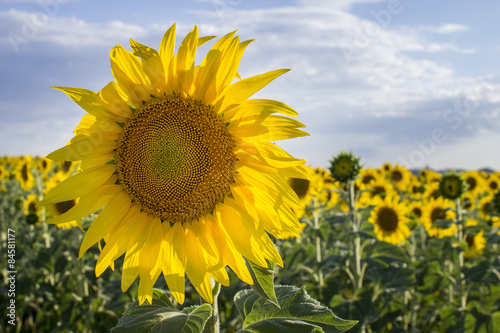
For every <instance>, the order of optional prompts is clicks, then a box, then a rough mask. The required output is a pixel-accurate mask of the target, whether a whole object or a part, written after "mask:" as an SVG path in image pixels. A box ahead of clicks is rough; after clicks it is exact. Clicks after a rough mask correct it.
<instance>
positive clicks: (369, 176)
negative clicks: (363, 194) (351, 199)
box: [356, 168, 380, 190]
mask: <svg viewBox="0 0 500 333" xmlns="http://www.w3.org/2000/svg"><path fill="white" fill-rule="evenodd" d="M379 178H380V173H379V172H378V171H377V170H376V169H372V168H366V169H361V171H360V172H359V178H358V179H356V184H357V185H358V187H359V188H360V189H361V190H364V189H365V188H366V187H367V186H368V185H369V184H370V182H371V181H372V180H377V179H379Z"/></svg>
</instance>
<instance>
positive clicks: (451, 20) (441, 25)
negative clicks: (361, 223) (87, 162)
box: [0, 0, 500, 169]
mask: <svg viewBox="0 0 500 333" xmlns="http://www.w3.org/2000/svg"><path fill="white" fill-rule="evenodd" d="M499 12H500V2H496V1H493V0H491V1H487V0H484V1H481V2H472V1H467V0H455V1H451V0H447V1H445V0H443V1H430V0H418V1H417V0H385V1H378V0H336V1H330V0H296V1H284V0H280V1H263V0H262V1H250V0H189V1H160V0H145V1H142V2H140V4H139V2H136V1H85V0H43V1H35V0H20V1H15V0H0V60H1V61H0V75H1V77H2V80H1V82H0V155H4V154H8V155H20V154H34V155H45V154H48V153H49V152H51V151H53V150H55V149H57V148H59V147H60V146H63V145H64V144H65V143H66V142H67V141H68V140H69V139H70V138H71V136H72V130H73V128H74V127H75V126H76V125H77V124H78V122H79V120H80V118H81V116H82V115H83V114H84V111H83V110H81V109H79V107H78V106H77V105H76V104H75V103H73V102H72V101H71V100H70V99H68V98H67V97H66V96H65V95H64V94H63V93H61V92H59V91H55V90H53V89H50V88H49V87H50V86H74V87H82V88H87V89H91V90H94V91H98V90H100V89H101V88H102V87H103V86H104V85H106V84H107V83H108V82H109V81H111V80H112V76H111V71H110V67H109V50H110V49H111V48H112V47H114V46H115V45H116V44H122V45H124V46H126V45H128V40H129V38H133V39H135V40H137V41H139V42H141V43H143V44H146V45H149V46H151V47H155V48H157V47H158V45H159V41H160V39H161V37H162V36H163V33H164V32H165V30H166V29H167V28H168V27H169V26H170V25H172V23H174V22H177V32H178V36H177V37H178V40H181V39H182V38H183V36H184V35H185V34H186V33H187V32H188V31H189V30H191V29H192V27H193V25H194V24H196V25H198V27H199V29H200V35H217V36H222V35H224V34H225V33H227V32H229V31H232V30H235V29H238V34H239V35H240V36H241V38H242V39H256V41H255V42H254V43H252V44H250V46H249V47H248V48H247V51H246V52H245V55H244V57H243V60H242V63H241V65H240V69H239V72H240V74H241V75H242V76H243V77H248V76H252V75H255V74H259V73H263V72H265V71H269V70H273V69H277V68H291V69H292V71H290V72H289V73H287V74H285V75H283V76H282V77H280V78H278V79H277V80H276V81H275V82H273V83H272V84H270V85H269V86H267V87H266V88H265V89H264V90H262V91H261V92H259V93H258V95H257V96H256V97H261V98H271V99H276V100H280V101H283V102H285V103H287V104H289V105H290V106H292V107H294V108H295V109H296V110H297V111H298V112H299V120H300V121H302V122H303V123H304V124H306V125H307V131H308V132H309V133H310V134H311V136H310V137H306V138H297V139H292V140H286V141H283V142H280V143H279V144H280V145H281V146H282V147H284V148H285V149H286V150H288V151H289V152H291V153H292V154H293V155H294V156H297V157H301V158H305V159H306V160H307V161H308V164H310V165H312V166H322V167H326V166H328V161H329V160H330V159H331V158H332V157H333V156H334V155H336V154H337V153H339V152H340V151H346V150H347V151H352V152H353V153H354V154H356V155H359V156H361V161H362V162H363V163H364V164H365V166H370V167H378V166H381V165H382V163H384V162H391V163H394V164H395V163H398V164H403V165H405V166H406V167H410V168H421V167H426V166H427V167H431V168H435V169H442V168H461V169H478V168H482V167H490V168H493V169H500V168H499V166H500V154H498V153H497V152H496V147H497V146H498V144H500V131H499V129H500V57H499V56H500V39H499V38H498V37H497V35H498V31H500V23H499V21H498V20H497V16H498V13H499ZM205 52H206V49H204V48H203V47H202V48H200V51H199V53H198V62H200V61H201V59H202V56H203V55H204V54H205Z"/></svg>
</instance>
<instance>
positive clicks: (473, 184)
mask: <svg viewBox="0 0 500 333" xmlns="http://www.w3.org/2000/svg"><path fill="white" fill-rule="evenodd" d="M465 181H466V182H467V184H468V185H469V188H468V189H469V191H473V190H474V189H475V188H476V186H477V180H476V179H475V178H474V177H469V178H467V179H466V180H465Z"/></svg>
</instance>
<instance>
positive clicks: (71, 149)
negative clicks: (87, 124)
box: [47, 135, 116, 162]
mask: <svg viewBox="0 0 500 333" xmlns="http://www.w3.org/2000/svg"><path fill="white" fill-rule="evenodd" d="M115 148H116V142H115V141H114V140H113V137H102V135H101V136H99V135H92V136H90V137H78V138H77V139H75V140H72V142H71V143H70V144H68V145H67V146H64V147H62V148H59V149H58V150H56V151H53V152H52V153H50V154H49V155H47V158H48V159H51V160H54V161H60V162H62V161H81V160H83V159H85V158H91V157H95V156H98V155H100V154H105V153H109V152H110V151H112V150H113V149H115Z"/></svg>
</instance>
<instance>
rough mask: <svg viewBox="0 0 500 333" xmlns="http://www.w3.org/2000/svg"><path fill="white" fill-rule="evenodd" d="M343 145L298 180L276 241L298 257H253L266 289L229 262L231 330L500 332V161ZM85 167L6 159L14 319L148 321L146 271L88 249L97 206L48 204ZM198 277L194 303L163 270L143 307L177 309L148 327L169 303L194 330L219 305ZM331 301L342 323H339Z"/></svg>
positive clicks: (0, 184)
mask: <svg viewBox="0 0 500 333" xmlns="http://www.w3.org/2000/svg"><path fill="white" fill-rule="evenodd" d="M338 157H344V159H343V160H342V159H339V158H336V159H334V160H333V161H332V166H331V168H329V169H322V168H313V169H312V173H313V178H312V181H306V180H301V179H289V183H290V185H291V186H292V188H293V189H294V191H295V192H296V193H297V195H298V196H299V198H300V199H301V202H302V208H301V209H300V210H297V211H296V212H295V213H296V214H297V217H299V218H300V221H301V223H302V226H303V232H302V234H301V238H291V239H285V240H283V239H274V242H275V245H276V247H277V249H278V250H279V252H280V254H281V256H282V258H283V262H284V268H281V267H269V269H268V270H262V269H261V270H260V271H259V270H258V269H255V268H253V278H254V281H257V283H256V284H255V286H254V289H253V290H254V291H252V289H250V288H251V287H250V286H249V285H247V284H245V283H243V282H241V281H240V280H239V279H238V278H237V277H236V275H235V274H234V273H233V272H231V271H229V276H230V278H231V284H230V286H229V287H222V288H221V291H220V294H219V297H218V308H219V316H220V325H221V331H222V332H228V333H229V332H237V331H238V330H240V331H241V332H268V331H269V328H270V327H273V326H272V325H275V327H274V329H273V331H274V332H289V330H287V329H286V327H287V326H286V325H287V323H288V322H293V323H294V326H293V327H294V329H295V330H294V332H340V331H345V330H347V331H348V332H393V333H394V332H470V333H475V332H478V333H479V332H488V333H494V332H500V233H499V230H500V214H499V211H500V194H499V193H500V192H499V185H500V173H497V172H484V171H475V170H472V171H457V172H446V173H441V172H436V171H433V170H428V169H426V170H419V171H418V172H417V171H414V172H411V171H410V170H407V169H405V168H404V167H402V166H400V165H395V164H390V163H386V164H385V165H383V166H380V168H364V167H359V164H357V163H358V159H355V158H354V157H353V156H352V155H350V154H339V155H338ZM335 161H336V162H339V163H336V164H335V163H333V162H335ZM361 162H362V161H361ZM361 164H362V163H361ZM356 165H358V167H356ZM77 168H78V165H77V164H75V163H73V164H72V163H69V162H67V163H63V164H61V163H53V162H52V161H50V160H48V159H45V158H39V157H31V156H22V157H2V158H0V224H1V226H2V228H1V249H2V251H1V254H0V262H1V264H0V267H1V270H0V278H1V281H2V284H1V286H0V288H1V289H0V304H1V308H0V316H1V321H0V325H1V331H5V332H108V331H109V330H111V329H112V328H113V327H116V328H115V330H114V331H115V332H125V331H127V329H126V326H127V325H128V327H129V331H130V332H136V331H137V332H140V331H141V330H134V329H132V328H130V327H133V325H134V324H139V325H140V323H141V322H140V318H139V317H138V312H140V311H141V310H138V304H137V301H136V300H137V295H138V292H137V288H138V284H137V282H138V281H136V282H135V283H134V284H133V285H132V287H131V288H129V289H128V290H127V291H126V292H122V290H121V287H120V284H121V282H120V279H121V265H122V262H123V258H121V259H119V260H118V261H117V262H116V263H115V266H114V270H110V269H108V270H107V271H106V272H105V273H104V274H103V275H101V276H100V277H99V278H96V275H95V265H96V261H97V258H98V256H99V253H100V249H99V247H98V246H94V247H92V248H91V249H90V250H89V251H87V252H86V253H85V254H84V255H83V257H82V258H78V253H79V248H80V244H81V241H82V238H83V236H84V231H85V230H87V229H88V226H89V225H90V224H91V222H92V221H93V219H94V218H95V217H96V216H97V214H93V215H91V216H88V217H86V218H84V219H82V221H74V222H70V223H67V224H65V225H57V226H55V225H51V224H48V223H44V221H47V220H50V218H51V217H54V216H58V215H60V214H62V213H64V212H65V211H67V210H69V209H70V208H71V207H73V206H74V205H75V204H76V202H75V201H66V202H61V203H58V204H53V205H49V206H46V207H44V208H40V207H38V206H37V205H36V203H37V202H38V201H39V200H41V198H42V197H43V196H44V194H45V193H47V191H48V190H50V189H51V188H53V187H54V186H55V185H56V184H58V183H60V182H61V181H63V180H64V179H66V178H67V177H69V176H70V175H71V174H72V173H74V172H76V170H77ZM78 223H81V226H82V229H83V231H82V230H81V229H80V228H79V226H78ZM186 283H187V285H186V301H185V303H184V304H183V305H182V306H180V305H178V304H177V303H176V302H175V300H174V299H173V298H172V297H171V295H170V294H169V291H168V289H167V288H166V283H165V281H164V280H163V277H162V276H160V278H159V279H158V281H157V282H156V284H155V288H157V289H158V290H156V291H155V294H154V296H155V298H153V305H146V306H144V308H143V309H146V310H147V311H153V310H154V311H159V312H156V313H157V314H158V313H159V314H162V315H163V317H161V316H160V317H161V318H160V317H158V316H157V317H154V318H153V319H149V320H150V321H149V322H148V323H145V324H143V325H142V326H143V327H152V326H147V325H153V324H155V323H158V322H159V321H161V320H163V319H164V318H166V316H165V315H164V314H165V313H166V312H165V311H166V310H165V309H169V310H168V311H167V312H168V313H175V314H182V315H183V316H185V318H186V319H185V322H186V323H187V326H189V330H187V331H186V332H197V331H200V330H199V329H198V330H197V327H198V328H200V327H201V328H203V325H204V323H205V322H206V321H207V320H208V317H209V316H208V317H207V316H205V315H204V314H203V311H204V310H205V309H204V308H203V306H202V304H203V301H202V299H201V297H200V296H199V295H198V293H197V292H196V291H195V290H194V288H192V287H191V286H190V285H189V281H188V280H186ZM259 288H260V289H259ZM242 290H243V291H242ZM292 298H293V299H292ZM287 302H288V303H287ZM277 303H279V307H277V306H275V305H273V304H277ZM298 305H300V306H298ZM148 306H149V307H150V308H148ZM191 306H196V307H192V308H189V307H191ZM294 306H295V307H297V306H298V308H299V309H303V310H304V313H306V315H301V314H300V311H299V310H297V309H296V308H294ZM152 307H155V308H152ZM127 309H128V310H127ZM162 309H163V310H162ZM146 310H144V311H146ZM162 311H163V312H162ZM174 311H176V312H174ZM330 313H333V314H334V315H335V316H334V318H338V321H336V322H331V321H330V322H328V320H331V318H332V317H329V318H330V319H325V318H326V317H325V316H326V314H330ZM323 315H325V316H323ZM178 317H181V316H180V315H179V316H178ZM162 318H163V319H162ZM182 318H184V317H182ZM256 318H259V319H256ZM284 318H285V319H287V320H284ZM340 318H342V319H344V320H345V321H343V320H341V319H340ZM197 321H198V323H197ZM351 321H357V323H354V322H351ZM199 322H202V323H201V324H199ZM258 324H259V325H261V326H259V325H258ZM259 327H260V328H259ZM144 331H147V332H149V331H154V330H153V329H151V330H144ZM182 332H184V330H183V331H182Z"/></svg>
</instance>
